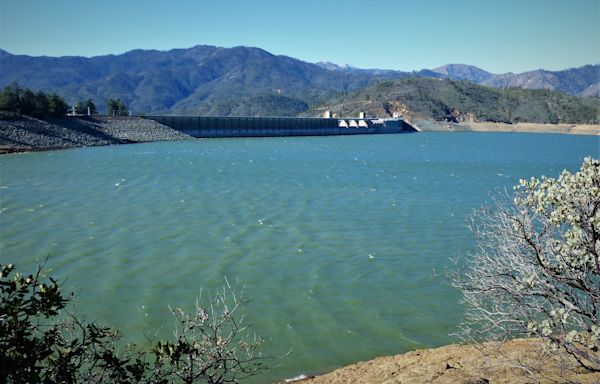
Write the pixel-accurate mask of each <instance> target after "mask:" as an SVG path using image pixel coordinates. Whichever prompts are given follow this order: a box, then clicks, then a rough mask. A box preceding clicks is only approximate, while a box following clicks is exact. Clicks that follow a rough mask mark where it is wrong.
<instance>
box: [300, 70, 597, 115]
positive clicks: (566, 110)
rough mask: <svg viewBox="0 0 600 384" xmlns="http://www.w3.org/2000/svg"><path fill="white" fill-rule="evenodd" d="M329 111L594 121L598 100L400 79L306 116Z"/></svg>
mask: <svg viewBox="0 0 600 384" xmlns="http://www.w3.org/2000/svg"><path fill="white" fill-rule="evenodd" d="M327 109H328V110H331V111H332V112H333V113H334V114H337V115H338V116H358V113H359V112H361V111H365V112H367V114H368V115H370V116H376V117H391V116H393V114H394V113H398V114H400V115H401V116H404V117H405V118H430V119H434V120H438V121H452V122H461V121H491V122H504V123H511V124H514V123H518V122H532V123H553V124H557V123H585V124H598V123H599V122H600V99H599V98H597V97H588V98H578V97H575V96H571V95H568V94H565V93H560V92H555V91H550V90H545V89H522V88H503V89H502V88H501V89H498V88H489V87H484V86H480V85H476V84H473V83H471V82H468V81H453V80H441V79H433V78H406V79H400V80H394V81H384V82H380V83H378V84H374V85H370V86H368V87H366V88H364V89H362V90H360V91H357V92H353V93H351V94H340V95H338V96H337V97H335V98H333V99H331V100H329V101H327V102H325V103H322V104H321V105H319V106H318V107H317V108H314V109H313V110H311V111H310V112H308V113H306V115H319V114H321V113H322V111H324V110H327Z"/></svg>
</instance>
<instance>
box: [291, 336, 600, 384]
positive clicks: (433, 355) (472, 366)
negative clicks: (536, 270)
mask: <svg viewBox="0 0 600 384" xmlns="http://www.w3.org/2000/svg"><path fill="white" fill-rule="evenodd" d="M566 382H569V383H582V384H591V383H600V373H589V372H586V371H585V370H583V369H582V368H580V367H579V366H578V365H577V364H576V362H575V361H574V359H572V358H570V357H567V356H564V355H560V354H558V353H556V352H555V353H550V352H544V351H543V349H542V342H541V341H540V340H535V339H516V340H511V341H507V342H505V343H485V344H482V345H464V346H461V345H448V346H444V347H440V348H435V349H424V350H418V351H412V352H408V353H405V354H402V355H397V356H386V357H378V358H376V359H373V360H371V361H367V362H360V363H357V364H353V365H349V366H347V367H343V368H339V369H337V370H335V371H333V372H330V373H327V374H324V375H322V376H316V377H312V378H307V379H304V380H301V381H295V383H301V384H333V383H336V384H338V383H369V384H377V383H381V384H400V383H434V384H442V383H464V384H479V383H481V384H483V383H494V384H496V383H498V384H499V383H515V384H524V383H566Z"/></svg>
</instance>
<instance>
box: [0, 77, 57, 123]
mask: <svg viewBox="0 0 600 384" xmlns="http://www.w3.org/2000/svg"><path fill="white" fill-rule="evenodd" d="M67 110H68V105H67V103H66V102H65V100H64V99H63V98H62V97H60V96H58V95H57V94H55V93H49V94H47V93H44V92H41V91H39V92H35V93H34V92H33V91H32V90H30V89H23V88H21V87H20V86H19V85H18V84H16V83H14V84H13V85H9V86H7V87H4V88H3V89H2V91H1V92H0V111H2V112H4V113H6V114H8V115H10V114H12V115H13V116H22V115H27V116H33V117H38V118H46V117H63V116H64V115H65V114H66V113H67Z"/></svg>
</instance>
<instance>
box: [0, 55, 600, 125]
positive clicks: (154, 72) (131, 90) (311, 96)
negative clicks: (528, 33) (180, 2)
mask: <svg viewBox="0 0 600 384" xmlns="http://www.w3.org/2000/svg"><path fill="white" fill-rule="evenodd" d="M407 77H426V78H440V79H455V80H468V81H471V82H474V83H477V84H481V85H486V86H492V87H523V88H545V89H552V90H557V91H561V92H566V93H570V94H572V95H577V96H598V95H599V92H600V64H596V65H586V66H583V67H580V68H574V69H568V70H563V71H556V72H551V71H544V70H536V71H531V72H525V73H521V74H500V75H498V74H491V73H489V72H486V71H484V70H482V69H480V68H477V67H474V66H469V65H463V64H450V65H445V66H442V67H439V68H434V69H431V70H427V69H425V70H421V71H416V72H401V71H394V70H380V69H360V68H355V67H351V66H340V65H336V64H331V63H317V64H312V63H307V62H304V61H301V60H297V59H294V58H291V57H287V56H276V55H273V54H271V53H269V52H267V51H264V50H262V49H259V48H251V47H234V48H219V47H214V46H206V45H199V46H196V47H193V48H189V49H173V50H169V51H156V50H133V51H129V52H126V53H124V54H121V55H106V56H96V57H91V58H85V57H74V56H66V57H45V56H42V57H32V56H26V55H13V54H10V53H8V52H6V51H2V50H0V87H4V86H6V85H10V84H12V83H13V82H18V83H19V85H21V86H23V87H27V88H31V89H34V90H43V91H46V92H56V93H58V94H60V95H62V96H63V97H65V99H66V100H67V102H69V103H71V104H74V103H76V102H77V101H79V100H84V99H87V98H92V99H94V100H95V102H96V104H97V105H98V107H99V110H100V111H101V112H102V111H104V110H105V103H106V100H108V99H109V98H121V99H123V100H124V102H125V103H126V104H127V106H128V107H129V109H130V110H131V111H132V112H133V113H134V114H140V113H144V114H194V115H213V116H214V115H222V116H240V115H250V116H255V115H262V116H265V115H282V116H296V115H298V114H300V113H302V112H305V111H307V110H309V109H310V108H311V107H313V106H315V105H318V104H322V103H325V102H326V101H327V100H330V99H332V98H337V97H339V96H340V95H344V94H348V93H352V92H356V91H358V90H360V89H363V88H365V87H367V86H369V85H372V84H374V83H377V82H380V81H383V80H397V79H403V78H407Z"/></svg>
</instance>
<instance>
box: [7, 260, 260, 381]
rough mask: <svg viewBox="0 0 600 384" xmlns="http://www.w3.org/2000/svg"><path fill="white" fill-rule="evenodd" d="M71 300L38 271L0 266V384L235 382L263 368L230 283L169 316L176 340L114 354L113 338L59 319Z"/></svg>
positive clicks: (116, 337) (69, 318)
mask: <svg viewBox="0 0 600 384" xmlns="http://www.w3.org/2000/svg"><path fill="white" fill-rule="evenodd" d="M71 298H72V295H67V296H65V295H64V294H63V293H62V291H61V289H60V286H59V284H58V282H57V281H56V280H54V279H53V278H51V277H48V278H46V277H45V276H44V275H43V269H42V268H38V270H37V272H36V273H35V274H32V275H22V274H20V273H17V272H16V271H15V267H14V266H13V265H10V264H9V265H0V351H2V353H0V382H3V383H4V382H8V383H38V382H39V383H55V382H64V383H198V382H206V383H234V382H238V380H239V379H243V378H245V377H249V376H252V375H256V374H258V373H260V372H262V371H264V370H265V369H266V367H265V365H263V363H262V360H263V359H264V356H263V355H262V353H261V352H260V350H259V348H260V346H261V341H260V340H256V339H252V340H251V339H250V338H249V333H248V328H247V327H246V326H245V325H244V318H243V315H241V314H240V313H239V311H240V310H241V309H240V307H241V306H242V305H243V303H244V299H243V298H242V297H240V296H237V294H236V293H235V290H234V289H233V288H232V287H230V286H229V285H227V287H225V288H223V290H222V291H219V292H217V294H216V295H215V296H214V297H211V298H210V300H209V301H208V306H206V307H205V306H203V305H202V304H201V302H200V299H198V300H197V302H196V313H195V314H194V315H186V314H185V312H184V311H183V310H181V309H177V310H174V311H173V314H174V315H175V317H176V319H177V324H178V328H177V332H176V335H175V340H174V341H171V340H168V341H159V342H158V343H156V344H155V345H154V346H153V347H152V352H148V351H146V350H143V349H141V348H139V347H138V346H136V345H133V344H131V345H128V346H126V347H125V348H120V347H119V346H120V345H121V344H122V343H121V341H120V340H121V335H120V334H119V332H117V331H115V330H113V329H110V328H108V327H104V326H100V325H97V324H94V323H87V322H85V321H82V320H81V319H78V318H77V317H76V316H74V315H64V312H65V308H67V305H68V303H69V301H70V300H71Z"/></svg>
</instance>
